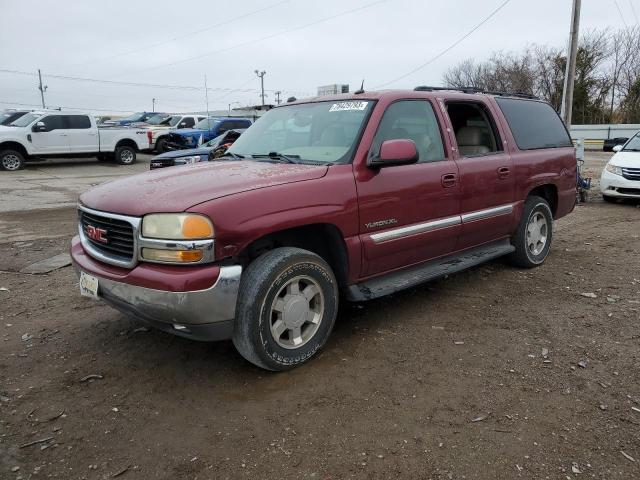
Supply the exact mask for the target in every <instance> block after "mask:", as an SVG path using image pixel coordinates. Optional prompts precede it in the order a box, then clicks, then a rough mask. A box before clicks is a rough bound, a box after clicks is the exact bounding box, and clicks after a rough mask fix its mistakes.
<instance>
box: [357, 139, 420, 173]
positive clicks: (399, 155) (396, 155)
mask: <svg viewBox="0 0 640 480" xmlns="http://www.w3.org/2000/svg"><path fill="white" fill-rule="evenodd" d="M417 161H418V150H417V149H416V144H415V143H413V140H408V139H399V140H386V141H384V142H382V145H381V146H380V155H378V156H376V157H372V158H370V159H369V161H368V163H367V165H368V166H369V167H372V168H381V167H393V166H396V165H410V164H412V163H416V162H417Z"/></svg>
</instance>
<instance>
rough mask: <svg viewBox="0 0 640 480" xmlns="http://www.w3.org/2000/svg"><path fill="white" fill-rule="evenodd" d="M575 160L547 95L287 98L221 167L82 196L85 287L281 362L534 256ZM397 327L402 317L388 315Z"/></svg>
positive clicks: (76, 246) (151, 318)
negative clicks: (355, 320)
mask: <svg viewBox="0 0 640 480" xmlns="http://www.w3.org/2000/svg"><path fill="white" fill-rule="evenodd" d="M575 185H576V158H575V151H574V148H573V146H572V144H571V140H570V138H569V135H568V133H567V130H566V128H565V126H564V124H563V123H562V121H561V120H560V118H559V117H558V115H557V114H556V112H555V111H554V110H553V108H552V107H551V106H550V105H548V104H547V103H545V102H542V101H539V100H536V99H533V98H525V97H520V96H509V95H506V94H505V95H503V94H497V93H478V92H473V93H469V92H467V93H465V92H462V91H451V90H442V89H436V88H429V87H418V88H416V89H415V90H414V91H386V92H367V93H362V92H359V93H356V94H348V95H338V96H334V97H318V98H312V99H308V100H300V101H294V102H290V103H287V104H285V105H283V106H280V107H278V108H275V109H273V110H271V111H269V112H268V113H266V114H265V115H264V116H263V117H262V118H261V119H260V120H258V121H257V122H256V123H255V124H254V125H253V126H251V127H250V128H249V129H248V130H247V131H246V132H245V133H244V134H243V135H242V136H241V137H240V138H239V139H238V140H237V141H236V142H235V143H234V145H233V146H232V147H231V148H230V149H229V150H228V151H227V153H226V154H225V155H224V156H223V157H221V158H219V159H218V160H216V161H214V162H208V163H204V164H195V165H191V166H187V167H184V168H181V169H176V170H174V169H162V170H158V171H153V172H148V173H143V174H140V175H135V176H132V177H129V178H126V179H122V180H117V181H114V182H110V183H106V184H103V185H101V186H98V187H95V188H93V189H91V190H89V191H88V192H86V193H84V194H83V195H82V196H81V197H80V203H79V206H78V208H79V210H78V214H79V236H77V237H75V238H74V239H73V243H72V246H71V253H72V257H73V261H74V265H75V267H76V269H77V270H78V272H79V275H80V289H81V292H82V293H83V294H84V295H88V296H91V297H94V298H101V299H103V300H104V301H106V302H107V303H109V304H111V305H112V306H114V307H116V308H118V309H119V310H121V311H123V312H126V313H128V314H131V315H134V316H136V317H138V318H140V319H142V320H144V321H146V322H148V323H150V324H152V325H154V326H156V327H157V328H160V329H162V330H165V331H168V332H171V333H174V334H177V335H181V336H184V337H188V338H193V339H200V340H218V339H228V338H232V339H233V342H234V344H235V345H236V347H237V349H238V351H239V352H240V353H241V354H242V355H243V356H244V357H245V358H246V359H247V360H249V361H250V362H252V363H254V364H256V365H258V366H260V367H262V368H266V369H270V370H284V369H288V368H291V367H294V366H296V365H299V364H301V363H303V362H304V361H306V360H307V359H309V358H310V357H311V356H313V355H314V354H315V353H316V352H317V351H318V349H319V348H320V347H322V345H323V344H324V343H325V341H326V340H327V338H328V336H329V334H330V332H331V329H332V327H333V324H334V321H335V319H336V315H337V312H338V299H339V297H340V296H342V297H344V298H346V299H348V300H353V301H362V300H368V299H371V298H376V297H380V296H382V295H386V294H389V293H391V292H395V291H397V290H400V289H403V288H407V287H411V286H413V285H417V284H419V283H422V282H425V281H428V280H430V279H433V278H436V277H440V276H442V275H445V274H449V273H452V272H456V271H459V270H462V269H464V268H468V267H471V266H473V265H477V264H479V263H481V262H484V261H487V260H490V259H492V258H496V257H499V256H501V255H509V257H510V258H511V260H512V262H513V263H514V264H515V265H516V266H519V267H525V268H526V267H535V266H537V265H540V264H541V263H542V262H544V260H545V258H546V257H547V255H548V253H549V248H550V247H551V239H552V235H553V221H554V219H557V218H560V217H562V216H564V215H566V214H568V213H569V212H571V210H572V209H573V207H574V203H575ZM397 321H399V322H400V321H402V319H400V318H399V319H397Z"/></svg>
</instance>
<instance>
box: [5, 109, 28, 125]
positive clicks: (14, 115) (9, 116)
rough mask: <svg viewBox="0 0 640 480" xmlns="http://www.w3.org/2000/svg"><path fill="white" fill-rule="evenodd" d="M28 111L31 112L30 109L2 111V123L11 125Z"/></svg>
mask: <svg viewBox="0 0 640 480" xmlns="http://www.w3.org/2000/svg"><path fill="white" fill-rule="evenodd" d="M27 113H29V110H6V111H4V112H2V113H0V125H10V124H11V123H13V122H14V121H15V120H17V119H19V118H20V117H21V116H23V115H26V114H27Z"/></svg>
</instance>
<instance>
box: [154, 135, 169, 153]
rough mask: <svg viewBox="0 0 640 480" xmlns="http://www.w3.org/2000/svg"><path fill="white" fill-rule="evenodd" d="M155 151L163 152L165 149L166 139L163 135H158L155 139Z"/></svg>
mask: <svg viewBox="0 0 640 480" xmlns="http://www.w3.org/2000/svg"><path fill="white" fill-rule="evenodd" d="M155 151H156V152H157V153H164V152H166V151H167V139H166V138H164V137H160V138H159V139H158V140H156V148H155Z"/></svg>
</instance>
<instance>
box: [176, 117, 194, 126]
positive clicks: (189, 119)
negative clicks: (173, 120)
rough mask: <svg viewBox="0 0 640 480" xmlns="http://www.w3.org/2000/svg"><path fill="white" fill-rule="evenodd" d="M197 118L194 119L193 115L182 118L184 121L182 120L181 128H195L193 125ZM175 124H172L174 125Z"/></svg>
mask: <svg viewBox="0 0 640 480" xmlns="http://www.w3.org/2000/svg"><path fill="white" fill-rule="evenodd" d="M195 123H196V122H195V120H194V119H193V117H185V118H183V119H182V121H181V122H180V125H179V127H180V128H193V126H194V125H195ZM173 126H174V125H172V127H173Z"/></svg>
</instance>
